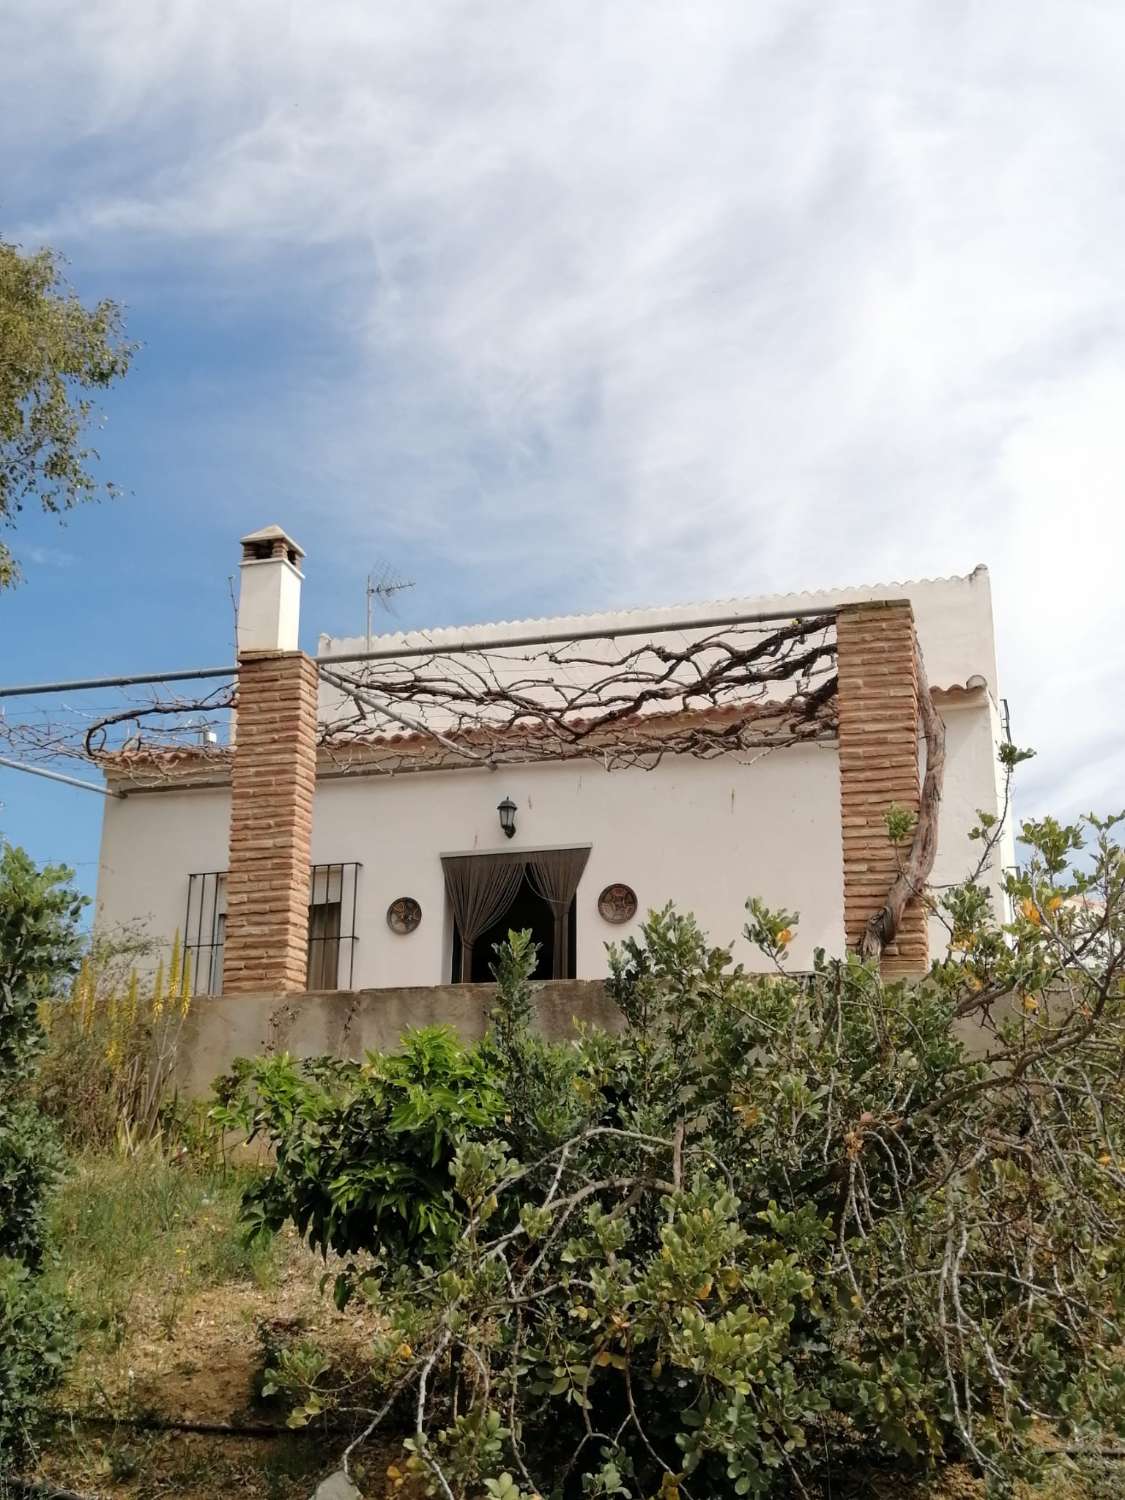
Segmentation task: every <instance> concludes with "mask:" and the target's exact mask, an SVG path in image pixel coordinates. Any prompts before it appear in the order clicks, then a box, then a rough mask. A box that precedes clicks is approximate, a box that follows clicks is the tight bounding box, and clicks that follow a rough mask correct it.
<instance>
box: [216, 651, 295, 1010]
mask: <svg viewBox="0 0 1125 1500" xmlns="http://www.w3.org/2000/svg"><path fill="white" fill-rule="evenodd" d="M316 698H317V671H316V664H315V662H314V661H313V660H312V659H311V658H310V657H308V656H306V655H305V654H304V652H301V651H244V652H242V653H241V655H240V656H239V659H238V725H237V730H238V732H237V736H236V739H235V747H234V765H233V769H232V773H231V817H230V870H229V874H228V875H227V932H226V945H225V951H224V955H223V989H224V992H226V993H228V994H239V993H241V994H246V993H248V992H250V991H255V990H271V991H273V992H275V993H279V994H291V993H293V992H294V991H299V990H303V989H304V988H305V987H306V985H305V981H306V972H307V957H308V926H309V914H308V913H309V856H310V841H311V834H312V805H313V791H314V789H315V785H316Z"/></svg>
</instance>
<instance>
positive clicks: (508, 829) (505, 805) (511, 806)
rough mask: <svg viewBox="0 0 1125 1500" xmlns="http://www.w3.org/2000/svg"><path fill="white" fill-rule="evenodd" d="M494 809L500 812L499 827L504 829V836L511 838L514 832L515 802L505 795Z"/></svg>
mask: <svg viewBox="0 0 1125 1500" xmlns="http://www.w3.org/2000/svg"><path fill="white" fill-rule="evenodd" d="M496 811H497V812H498V813H499V814H500V827H501V828H502V829H503V830H504V837H505V838H506V839H510V838H513V837H514V836H515V832H516V804H515V803H514V802H513V801H512V799H511V797H505V798H504V800H503V802H501V803H500V805H499V807H497V809H496Z"/></svg>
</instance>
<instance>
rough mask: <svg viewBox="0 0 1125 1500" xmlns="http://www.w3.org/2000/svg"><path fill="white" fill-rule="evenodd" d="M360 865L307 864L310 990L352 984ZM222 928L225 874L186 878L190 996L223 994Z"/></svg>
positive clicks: (224, 922)
mask: <svg viewBox="0 0 1125 1500" xmlns="http://www.w3.org/2000/svg"><path fill="white" fill-rule="evenodd" d="M360 868H361V867H360V865H359V864H358V863H356V862H352V863H345V864H330V865H312V866H311V867H310V869H309V958H308V973H307V977H306V980H305V983H306V985H307V987H308V988H309V989H310V990H339V989H351V987H352V985H353V984H354V982H355V947H356V943H357V942H358V941H359V938H358V936H357V935H356V930H355V921H356V896H357V887H358V881H359V871H360ZM226 928H227V872H226V871H225V870H208V871H206V872H204V873H201V874H197V875H189V876H188V900H187V916H186V918H185V920H184V947H185V949H186V950H187V953H188V954H189V955H190V962H191V974H192V992H193V993H194V994H196V995H221V994H222V992H223V945H224V943H225V941H226Z"/></svg>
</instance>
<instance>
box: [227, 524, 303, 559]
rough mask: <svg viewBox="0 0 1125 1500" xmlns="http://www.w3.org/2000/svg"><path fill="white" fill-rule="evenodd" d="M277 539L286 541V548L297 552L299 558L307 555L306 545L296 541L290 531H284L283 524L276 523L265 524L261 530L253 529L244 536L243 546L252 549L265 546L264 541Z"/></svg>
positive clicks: (288, 550)
mask: <svg viewBox="0 0 1125 1500" xmlns="http://www.w3.org/2000/svg"><path fill="white" fill-rule="evenodd" d="M275 541H284V543H285V550H287V552H296V553H297V556H299V558H303V556H305V547H303V546H302V544H300V543H299V541H294V538H293V537H291V535H290V532H288V531H284V529H282V528H281V526H279V525H276V523H275V525H272V526H263V528H261V531H251V532H249V535H245V537H243V538H242V544H243V547H249V549H252V550H255V549H257V547H260V546H263V544H264V543H275Z"/></svg>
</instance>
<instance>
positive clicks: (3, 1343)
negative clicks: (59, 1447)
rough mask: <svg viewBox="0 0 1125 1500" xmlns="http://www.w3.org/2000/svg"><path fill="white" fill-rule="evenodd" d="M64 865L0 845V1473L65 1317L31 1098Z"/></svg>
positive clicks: (46, 1146) (72, 915)
mask: <svg viewBox="0 0 1125 1500" xmlns="http://www.w3.org/2000/svg"><path fill="white" fill-rule="evenodd" d="M69 879H70V872H69V871H68V870H63V869H61V868H58V867H53V866H51V867H47V868H46V869H43V870H39V869H37V868H36V866H35V865H34V863H33V862H32V861H31V860H30V859H29V858H28V856H27V855H26V854H25V853H24V851H23V850H21V849H15V848H13V847H12V846H11V845H9V844H5V845H4V846H3V848H2V849H0V1472H2V1471H3V1469H4V1467H5V1465H6V1464H7V1463H9V1462H10V1461H11V1459H12V1457H13V1456H14V1455H16V1454H18V1452H19V1451H20V1449H21V1448H22V1446H23V1445H24V1443H25V1441H26V1439H27V1436H28V1433H29V1431H30V1428H31V1424H32V1421H33V1418H34V1414H35V1411H36V1407H37V1404H38V1400H39V1397H40V1395H41V1394H42V1392H43V1391H44V1390H45V1389H47V1388H48V1387H49V1386H50V1385H51V1384H52V1383H53V1382H54V1381H55V1380H56V1379H57V1378H58V1374H59V1371H60V1367H61V1364H62V1359H63V1353H64V1350H65V1346H66V1333H65V1329H66V1321H67V1320H66V1317H65V1315H64V1312H63V1309H62V1307H61V1304H60V1303H59V1302H58V1301H57V1300H56V1299H55V1298H53V1297H52V1296H51V1295H50V1294H49V1293H48V1291H47V1290H46V1289H45V1286H44V1284H43V1282H42V1281H41V1279H40V1278H39V1275H38V1273H39V1272H40V1271H41V1269H42V1267H43V1264H44V1262H45V1260H46V1259H47V1258H48V1251H49V1246H48V1243H47V1238H46V1231H47V1211H48V1205H49V1199H50V1195H51V1193H52V1191H53V1189H54V1187H55V1184H56V1181H57V1179H58V1176H59V1173H60V1170H61V1167H62V1155H61V1152H60V1150H59V1147H58V1144H57V1141H56V1138H55V1135H54V1132H53V1131H52V1129H51V1127H50V1125H49V1123H48V1122H47V1121H46V1120H45V1119H44V1118H43V1117H42V1115H41V1114H40V1112H39V1110H38V1109H37V1107H36V1104H35V1101H34V1098H33V1097H32V1092H31V1084H32V1079H33V1075H34V1070H35V1065H36V1061H37V1059H38V1057H39V1056H40V1054H41V1053H42V1050H43V1047H44V1040H45V1039H44V1036H43V1030H42V1027H41V1025H40V1022H39V1005H40V1003H41V1002H42V1001H43V999H44V998H45V997H46V996H47V995H49V994H50V993H51V991H52V988H53V987H54V986H55V985H57V984H58V983H59V982H61V981H62V980H64V979H66V978H67V977H68V976H69V975H70V974H71V973H72V972H73V970H74V968H75V967H76V965H77V962H78V954H79V952H80V949H81V936H80V934H79V932H78V920H79V917H80V915H81V912H82V907H83V905H84V902H83V899H82V898H81V897H79V896H78V895H76V893H75V892H74V891H73V889H72V888H71V887H70V885H69V883H68V882H69Z"/></svg>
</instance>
